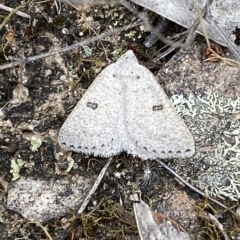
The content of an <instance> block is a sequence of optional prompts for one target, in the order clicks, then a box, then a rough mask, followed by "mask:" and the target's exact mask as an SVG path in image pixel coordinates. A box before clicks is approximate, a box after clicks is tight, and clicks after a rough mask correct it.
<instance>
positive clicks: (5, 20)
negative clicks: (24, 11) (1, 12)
mask: <svg viewBox="0 0 240 240" xmlns="http://www.w3.org/2000/svg"><path fill="white" fill-rule="evenodd" d="M31 1H32V0H28V1H27V2H25V3H23V4H21V5H19V6H17V7H16V8H15V9H13V10H12V11H11V12H10V13H9V14H8V15H7V17H5V19H4V20H3V21H2V23H1V24H0V30H1V29H2V28H3V26H5V25H6V23H7V22H8V21H9V19H10V18H11V16H12V15H13V14H14V13H16V12H18V10H19V9H21V8H23V7H25V6H26V5H27V4H28V3H30V2H31Z"/></svg>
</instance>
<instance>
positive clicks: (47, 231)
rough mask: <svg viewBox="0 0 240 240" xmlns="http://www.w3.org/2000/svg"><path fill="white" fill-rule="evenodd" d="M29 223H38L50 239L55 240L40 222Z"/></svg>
mask: <svg viewBox="0 0 240 240" xmlns="http://www.w3.org/2000/svg"><path fill="white" fill-rule="evenodd" d="M27 224H36V225H37V226H39V227H40V228H41V229H42V230H43V231H44V233H45V234H46V236H47V237H48V239H49V240H53V238H52V237H51V235H50V234H49V232H48V231H47V229H46V228H45V227H44V226H43V225H42V224H41V223H40V222H28V223H27Z"/></svg>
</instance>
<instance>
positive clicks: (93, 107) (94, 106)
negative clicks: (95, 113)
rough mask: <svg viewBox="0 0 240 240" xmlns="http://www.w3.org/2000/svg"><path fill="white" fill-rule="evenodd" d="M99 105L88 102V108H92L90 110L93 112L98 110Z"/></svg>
mask: <svg viewBox="0 0 240 240" xmlns="http://www.w3.org/2000/svg"><path fill="white" fill-rule="evenodd" d="M97 106H98V105H97V104H96V103H92V102H88V103H87V107H90V108H92V109H93V110H95V109H96V108H97Z"/></svg>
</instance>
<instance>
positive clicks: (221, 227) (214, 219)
mask: <svg viewBox="0 0 240 240" xmlns="http://www.w3.org/2000/svg"><path fill="white" fill-rule="evenodd" d="M203 217H204V218H207V219H208V221H211V222H212V223H213V224H214V225H215V226H216V227H217V228H218V229H219V231H220V232H221V233H222V235H223V236H224V239H225V240H230V237H229V236H228V235H227V233H226V232H225V231H224V230H223V225H222V224H221V223H220V222H219V221H218V220H217V218H216V217H214V216H213V215H212V214H210V213H208V214H204V215H203Z"/></svg>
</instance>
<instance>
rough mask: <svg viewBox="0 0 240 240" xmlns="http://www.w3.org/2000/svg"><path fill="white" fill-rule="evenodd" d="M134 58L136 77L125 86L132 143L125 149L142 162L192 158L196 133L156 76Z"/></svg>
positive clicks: (128, 124)
mask: <svg viewBox="0 0 240 240" xmlns="http://www.w3.org/2000/svg"><path fill="white" fill-rule="evenodd" d="M129 57H131V56H129ZM131 58H132V64H131V66H132V76H131V79H130V80H129V81H126V83H125V86H126V89H125V96H126V98H125V99H126V103H125V105H126V110H125V114H126V117H125V120H126V132H127V134H128V139H129V140H128V142H127V144H126V145H124V147H123V148H124V149H125V150H126V151H127V152H128V153H130V154H132V155H135V156H139V157H140V158H142V159H155V158H177V157H181V158H183V157H190V156H191V155H193V154H194V152H195V147H194V139H193V136H192V134H191V133H190V131H189V129H188V128H187V126H186V125H185V123H184V121H183V119H182V118H181V117H180V116H179V115H178V114H177V112H176V110H175V109H174V106H173V105H172V103H171V102H170V100H169V99H168V97H167V96H166V94H165V92H164V90H163V89H162V87H161V86H160V85H159V84H158V83H157V81H156V80H155V77H154V75H153V74H152V73H151V72H150V71H149V70H148V69H147V68H145V67H144V66H142V65H139V63H138V62H137V60H136V58H135V56H134V55H133V56H132V57H131Z"/></svg>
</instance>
